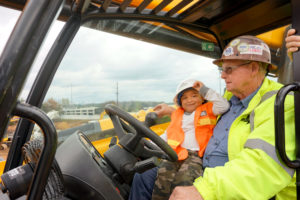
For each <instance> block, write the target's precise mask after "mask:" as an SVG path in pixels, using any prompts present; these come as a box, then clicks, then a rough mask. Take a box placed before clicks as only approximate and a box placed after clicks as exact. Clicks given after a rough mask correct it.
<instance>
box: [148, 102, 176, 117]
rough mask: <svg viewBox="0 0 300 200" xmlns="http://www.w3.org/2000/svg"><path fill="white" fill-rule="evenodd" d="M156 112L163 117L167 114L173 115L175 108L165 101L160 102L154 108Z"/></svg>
mask: <svg viewBox="0 0 300 200" xmlns="http://www.w3.org/2000/svg"><path fill="white" fill-rule="evenodd" d="M153 110H154V112H156V114H157V115H158V117H163V116H165V115H171V114H172V112H173V111H174V110H175V108H173V107H171V106H168V105H167V104H165V103H162V104H158V105H157V106H155V107H154V108H153Z"/></svg>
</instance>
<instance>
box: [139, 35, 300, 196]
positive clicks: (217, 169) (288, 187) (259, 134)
mask: <svg viewBox="0 0 300 200" xmlns="http://www.w3.org/2000/svg"><path fill="white" fill-rule="evenodd" d="M294 33H295V30H290V31H289V32H288V37H287V38H286V42H287V44H286V46H287V48H288V52H294V51H296V50H297V47H299V46H300V36H293V34H294ZM214 63H215V64H217V65H218V66H220V67H222V75H221V77H222V78H223V79H224V80H225V83H226V89H227V91H226V92H225V97H226V98H227V99H228V100H229V101H230V102H231V107H230V110H229V111H228V112H227V113H225V114H223V115H222V116H221V117H220V118H219V120H218V123H217V126H216V128H215V129H214V133H213V136H212V138H211V140H210V142H209V143H208V146H207V149H206V152H205V154H204V159H203V165H204V167H205V171H204V175H203V177H199V178H198V179H196V180H195V182H194V185H193V186H187V187H176V188H175V190H174V191H173V193H172V195H171V197H170V199H171V200H181V199H184V200H188V199H209V200H210V199H270V198H272V197H273V196H275V195H276V197H277V198H278V199H295V196H296V190H295V177H294V174H295V173H294V170H292V169H290V168H288V167H287V166H285V165H284V164H282V163H281V162H280V161H279V160H278V158H277V154H276V151H275V138H274V100H275V94H276V93H277V91H278V90H279V89H280V88H281V87H282V85H281V84H279V83H276V82H274V81H270V80H268V79H267V78H265V74H266V72H267V70H269V69H272V68H274V67H275V66H272V65H271V64H270V63H271V60H270V50H269V47H268V46H267V45H266V44H265V43H264V42H263V41H261V40H259V39H258V38H256V37H252V36H242V37H238V38H237V39H235V40H233V41H232V42H231V43H229V45H228V46H227V47H226V48H225V50H224V52H223V55H222V57H221V59H219V60H216V61H214ZM288 96H289V97H287V99H286V102H285V120H286V121H285V130H286V135H287V136H286V144H287V145H286V151H287V155H288V156H289V158H290V159H291V160H293V159H295V153H294V152H295V136H294V135H295V132H294V102H293V97H290V95H288ZM157 109H158V110H157V112H158V114H159V115H165V114H167V113H171V112H172V111H173V109H172V108H171V107H167V106H166V105H159V106H158V107H157ZM225 163H226V164H225ZM138 178H139V179H140V180H141V181H137V182H138V183H142V181H144V180H147V181H148V180H151V179H150V178H149V179H144V177H143V176H142V175H141V176H138ZM152 178H153V177H152ZM150 182H151V181H150ZM140 185H141V186H143V184H140ZM149 185H150V184H149V183H148V184H145V186H147V187H148V186H149ZM149 188H151V187H149ZM149 188H147V189H149ZM142 191H143V192H146V189H144V188H143V187H142ZM135 192H136V191H135Z"/></svg>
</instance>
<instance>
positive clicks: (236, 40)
mask: <svg viewBox="0 0 300 200" xmlns="http://www.w3.org/2000/svg"><path fill="white" fill-rule="evenodd" d="M239 43H240V39H235V40H233V41H232V42H230V46H233V47H234V46H236V45H238V44H239Z"/></svg>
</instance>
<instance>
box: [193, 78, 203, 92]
mask: <svg viewBox="0 0 300 200" xmlns="http://www.w3.org/2000/svg"><path fill="white" fill-rule="evenodd" d="M202 86H203V83H202V82H201V81H195V83H194V85H193V88H195V89H196V90H197V91H198V92H199V91H200V88H202Z"/></svg>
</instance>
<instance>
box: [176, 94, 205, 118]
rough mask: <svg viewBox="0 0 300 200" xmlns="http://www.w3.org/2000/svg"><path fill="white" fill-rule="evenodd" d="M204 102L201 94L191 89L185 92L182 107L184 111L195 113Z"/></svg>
mask: <svg viewBox="0 0 300 200" xmlns="http://www.w3.org/2000/svg"><path fill="white" fill-rule="evenodd" d="M202 102H203V98H202V97H201V95H200V94H199V92H198V91H197V90H195V89H189V90H187V91H185V92H184V93H183V95H182V97H181V105H182V108H183V109H184V111H186V112H189V113H191V112H193V111H195V110H196V109H197V107H198V106H200V105H201V104H202Z"/></svg>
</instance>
